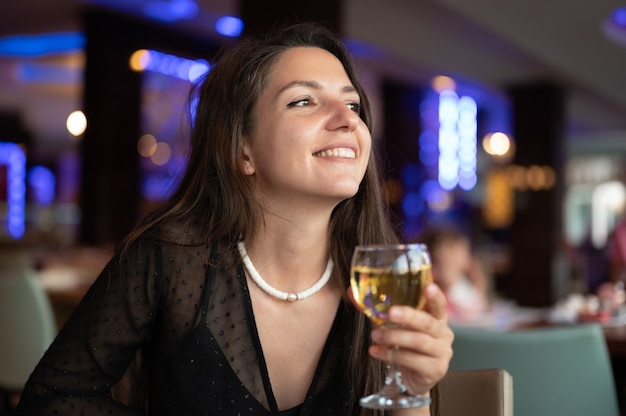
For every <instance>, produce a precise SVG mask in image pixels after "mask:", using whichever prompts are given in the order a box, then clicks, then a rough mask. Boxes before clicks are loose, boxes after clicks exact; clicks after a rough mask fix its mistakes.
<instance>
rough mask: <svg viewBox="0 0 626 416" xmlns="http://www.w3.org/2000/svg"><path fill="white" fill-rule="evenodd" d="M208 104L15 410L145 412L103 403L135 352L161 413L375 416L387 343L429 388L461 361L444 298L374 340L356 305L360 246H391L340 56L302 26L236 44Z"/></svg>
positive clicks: (209, 81)
mask: <svg viewBox="0 0 626 416" xmlns="http://www.w3.org/2000/svg"><path fill="white" fill-rule="evenodd" d="M199 94H200V96H199V105H198V107H197V114H196V116H195V119H194V124H193V132H192V149H191V153H190V157H189V161H188V167H187V170H186V173H185V175H184V177H183V178H182V181H181V183H180V186H179V188H178V190H177V191H176V192H175V193H174V194H173V196H172V197H171V199H170V200H169V201H168V202H167V203H166V204H165V205H164V206H163V207H162V208H160V209H159V210H157V211H156V212H154V213H152V214H151V215H149V216H148V217H147V218H145V219H144V221H143V222H142V224H140V225H139V226H138V228H137V229H136V230H135V231H134V232H132V233H131V234H130V235H129V236H128V238H127V240H126V241H125V242H124V244H123V246H122V248H121V250H120V251H118V252H117V253H116V254H115V256H114V257H113V259H112V260H111V261H110V263H109V264H108V265H107V266H106V267H105V268H104V270H103V271H102V273H101V275H100V276H99V277H98V279H97V280H96V282H95V283H94V285H93V287H92V288H91V289H90V290H89V292H88V293H87V295H86V296H85V298H84V299H83V301H82V302H81V304H80V305H79V306H78V308H77V309H76V311H75V312H74V314H73V316H72V317H71V318H70V319H69V321H68V322H67V324H66V325H65V327H64V328H62V330H61V331H60V333H59V335H58V337H57V339H56V340H55V342H54V343H53V345H52V346H51V347H50V349H49V350H48V351H47V353H46V354H45V356H44V357H43V359H42V361H41V362H40V364H39V365H38V366H37V368H36V369H35V371H34V373H33V374H32V376H31V378H30V380H29V382H28V383H27V386H26V388H25V391H24V393H23V396H22V400H21V402H20V405H19V411H20V412H21V414H38V415H42V414H44V415H45V414H59V415H63V414H90V415H100V414H110V413H109V412H112V413H113V414H116V415H122V414H123V415H126V414H128V415H130V414H141V413H140V412H139V411H138V410H135V409H134V408H132V407H124V406H123V405H122V404H121V403H120V402H117V401H114V400H112V399H110V398H109V390H110V389H111V387H112V386H113V385H114V384H115V383H117V382H118V380H119V379H120V377H122V375H123V374H124V372H125V371H126V370H127V368H128V366H129V363H131V362H132V361H133V358H134V357H135V355H136V353H137V351H142V352H143V354H142V355H141V358H142V359H141V360H140V361H139V364H141V369H142V370H141V374H143V375H144V376H145V377H146V378H145V379H146V380H147V399H146V401H145V402H142V403H141V406H140V407H142V408H144V410H145V409H146V408H147V412H149V413H150V414H155V415H181V414H184V415H239V414H250V415H264V414H267V415H269V414H273V415H321V414H332V415H357V414H363V415H365V414H374V413H368V411H366V410H365V409H361V408H359V405H358V401H357V400H356V398H358V397H360V396H361V395H364V394H365V393H371V392H372V391H373V390H374V389H375V388H376V387H377V386H379V385H380V384H381V383H382V374H383V373H382V371H381V361H380V360H386V359H388V356H389V354H388V348H387V346H388V345H392V344H394V345H398V346H399V350H398V352H397V354H396V356H397V359H398V361H399V363H400V364H401V365H402V367H403V369H404V370H405V382H406V384H407V385H408V387H409V388H410V390H411V391H413V392H415V393H428V392H429V391H430V389H431V388H432V387H433V386H434V385H435V384H436V383H437V382H438V381H439V380H440V379H441V378H442V377H443V376H444V374H445V373H446V371H447V368H448V363H449V360H450V357H451V355H452V352H451V342H452V332H451V330H450V329H449V327H448V325H447V322H446V314H445V298H444V296H443V294H442V293H441V292H440V291H439V290H438V288H437V287H436V286H435V285H431V286H430V287H429V288H428V290H427V297H428V302H429V307H428V309H427V310H428V312H424V311H417V310H415V309H413V308H409V307H398V308H395V309H394V311H393V312H394V313H395V314H394V315H393V319H394V320H395V321H396V322H397V323H399V324H401V325H402V326H403V329H394V330H385V331H381V330H377V331H374V332H371V328H370V325H369V323H368V322H367V321H366V319H365V318H364V317H363V315H362V314H360V313H358V312H356V311H355V309H354V308H353V307H352V305H351V304H350V301H349V299H348V296H347V282H348V276H349V262H350V257H351V254H352V251H353V249H354V247H355V245H357V244H364V243H374V242H375V243H391V242H394V241H396V237H395V235H393V233H392V231H391V230H392V227H391V226H390V224H389V221H388V218H387V216H386V211H385V208H384V202H383V198H382V196H381V194H380V184H379V177H378V173H377V168H376V164H375V158H374V154H373V151H372V140H371V136H370V131H371V117H370V109H369V104H368V102H367V99H366V97H365V94H364V92H363V89H362V87H361V85H360V84H359V83H358V81H357V79H356V77H355V74H354V71H353V69H352V66H351V64H350V61H349V58H348V55H347V53H346V52H345V50H344V48H343V46H342V44H341V43H340V42H339V41H338V40H337V39H336V38H335V37H333V36H332V34H331V33H330V32H328V31H326V30H325V29H323V28H321V27H319V26H315V25H309V24H301V25H296V26H293V27H291V28H287V29H285V30H283V31H280V32H278V33H277V34H275V35H274V36H270V37H268V38H267V39H264V40H248V41H241V42H240V43H238V44H237V45H236V46H233V47H230V49H228V50H227V51H226V52H225V54H224V55H223V56H222V57H221V59H220V60H219V61H218V63H217V65H215V66H214V67H213V68H212V70H211V71H210V73H209V74H208V76H207V78H206V80H205V81H204V82H203V83H202V85H201V87H200V91H199ZM242 259H243V260H245V261H244V262H242ZM242 263H245V264H246V266H245V267H244V266H243V264H242ZM320 276H321V277H320ZM311 287H312V288H311ZM309 288H311V289H310V290H308V289H309ZM282 295H284V296H282ZM281 296H282V298H281ZM283 298H284V299H283ZM370 335H371V337H370ZM371 340H373V341H374V342H375V343H376V345H371V344H372V341H371ZM368 354H369V355H368ZM372 357H373V358H374V359H372ZM81 412H83V413H81ZM403 412H404V413H403ZM393 414H394V415H399V414H416V415H418V414H419V415H421V414H429V409H428V407H424V408H418V409H409V410H406V411H397V412H394V413H393Z"/></svg>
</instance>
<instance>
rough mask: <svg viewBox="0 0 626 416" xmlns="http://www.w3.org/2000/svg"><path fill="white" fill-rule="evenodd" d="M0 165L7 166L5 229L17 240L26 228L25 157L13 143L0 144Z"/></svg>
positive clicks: (20, 149)
mask: <svg viewBox="0 0 626 416" xmlns="http://www.w3.org/2000/svg"><path fill="white" fill-rule="evenodd" d="M0 164H3V165H7V217H6V228H7V231H8V232H9V235H10V236H11V237H13V238H15V239H18V238H20V237H22V235H24V230H25V228H26V215H25V212H26V155H25V154H24V151H23V150H22V148H21V147H20V146H18V145H17V144H15V143H0Z"/></svg>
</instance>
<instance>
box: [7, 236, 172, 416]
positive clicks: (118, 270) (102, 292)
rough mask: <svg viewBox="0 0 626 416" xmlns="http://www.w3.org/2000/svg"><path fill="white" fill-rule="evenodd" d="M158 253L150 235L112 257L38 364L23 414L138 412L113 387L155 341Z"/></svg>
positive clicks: (20, 409) (23, 400)
mask: <svg viewBox="0 0 626 416" xmlns="http://www.w3.org/2000/svg"><path fill="white" fill-rule="evenodd" d="M160 257H161V256H160V244H159V243H158V242H156V241H149V240H142V241H139V242H136V243H134V244H133V246H132V247H131V249H130V250H129V251H128V252H127V253H126V255H125V256H121V255H120V253H117V254H115V255H114V256H113V258H112V259H111V260H110V261H109V263H108V264H107V265H106V266H105V268H104V269H103V270H102V272H101V274H100V275H99V276H98V278H97V279H96V281H95V282H94V284H93V285H92V287H91V288H90V289H89V290H88V292H87V294H86V295H85V297H84V298H83V299H82V301H81V302H80V304H79V305H78V306H77V308H76V309H75V311H74V312H73V314H72V315H71V317H70V318H69V319H68V321H67V323H66V324H65V325H64V327H63V328H62V329H61V331H60V332H59V334H58V336H57V337H56V339H55V340H54V342H53V343H52V345H51V346H50V348H49V349H48V350H47V351H46V353H45V354H44V356H43V357H42V359H41V360H40V362H39V364H38V365H37V366H36V368H35V369H34V371H33V373H32V374H31V376H30V378H29V380H28V382H27V383H26V385H25V387H24V391H23V393H22V397H21V400H20V403H19V405H18V408H17V414H19V415H35V414H36V415H87V414H88V415H96V416H98V415H111V414H115V415H137V414H140V413H139V412H138V411H137V410H136V409H134V408H131V407H127V406H124V405H122V404H121V403H119V402H116V401H114V400H112V399H111V394H110V390H111V387H112V386H113V385H114V384H115V383H117V382H118V381H119V380H120V378H121V377H122V375H123V374H124V372H125V371H126V369H127V368H128V366H129V364H130V363H131V362H132V360H133V358H134V357H135V355H136V353H137V351H138V349H139V348H140V347H142V346H143V345H145V344H147V343H148V342H149V341H150V338H151V334H152V332H153V331H152V327H153V325H154V321H155V315H156V310H157V306H158V305H157V302H158V300H159V292H160V290H159V285H160V271H161V258H160Z"/></svg>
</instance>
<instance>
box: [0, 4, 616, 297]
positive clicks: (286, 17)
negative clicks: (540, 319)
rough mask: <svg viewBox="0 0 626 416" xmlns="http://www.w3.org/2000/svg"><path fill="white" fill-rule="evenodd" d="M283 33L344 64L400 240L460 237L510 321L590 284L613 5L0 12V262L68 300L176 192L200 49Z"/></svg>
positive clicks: (211, 51)
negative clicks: (510, 305) (374, 144)
mask: <svg viewBox="0 0 626 416" xmlns="http://www.w3.org/2000/svg"><path fill="white" fill-rule="evenodd" d="M295 3H297V4H295ZM296 20H313V21H321V22H324V23H325V24H327V25H328V26H329V27H330V28H332V29H333V30H334V31H336V32H337V33H338V34H340V36H341V37H342V38H343V39H345V41H346V42H347V44H348V45H349V47H350V50H351V51H352V53H353V55H354V57H355V61H356V65H357V68H358V72H359V74H360V76H361V79H362V80H363V82H364V84H365V86H366V88H367V89H368V92H369V94H370V98H371V100H372V101H373V106H374V111H375V114H374V115H375V130H374V139H375V140H377V141H379V142H380V144H381V148H382V149H383V154H384V158H385V164H386V168H387V173H388V177H387V180H386V185H387V190H388V191H389V195H390V202H391V204H392V207H393V210H394V214H395V215H397V217H398V219H400V221H401V224H402V228H401V230H399V231H400V232H401V233H402V235H403V238H405V239H407V240H409V239H413V238H416V237H415V236H417V235H419V234H420V233H421V231H422V230H423V228H424V227H425V226H426V225H433V224H442V225H444V224H445V225H449V224H453V225H454V226H456V227H458V228H460V229H462V230H464V231H465V232H466V233H467V234H468V235H470V236H471V238H472V243H473V247H474V249H475V252H476V253H477V255H478V256H480V258H481V259H482V261H483V262H484V265H485V267H486V269H487V270H488V272H489V275H490V277H491V279H492V281H491V287H492V290H493V291H494V293H495V294H496V295H497V296H500V297H502V298H505V299H510V300H512V301H514V302H516V303H518V304H520V305H527V306H546V305H551V304H553V303H554V302H555V301H556V300H557V299H559V298H560V297H562V296H563V295H564V294H566V293H570V292H572V291H580V292H592V291H594V290H595V289H596V288H597V287H598V285H599V284H600V283H601V282H603V281H606V280H608V279H609V270H608V268H609V261H608V257H607V256H608V254H607V252H608V249H609V247H610V244H611V239H612V235H613V231H614V229H615V227H616V225H617V224H618V223H619V221H620V219H621V217H622V215H623V213H624V202H625V200H626V191H625V186H624V181H625V180H626V176H625V172H624V166H625V164H624V159H625V157H626V76H624V74H626V8H625V7H624V5H623V4H621V3H620V2H619V1H617V0H598V1H593V2H590V1H585V2H578V3H577V4H576V5H575V7H574V5H573V4H572V2H571V1H566V0H551V1H549V2H545V1H539V0H512V1H507V2H502V1H498V0H386V1H385V2H381V1H377V0H341V1H331V0H321V1H313V0H306V1H298V2H287V1H277V0H275V1H262V2H259V1H254V0H239V1H237V0H109V1H106V0H101V1H96V0H55V1H54V2H49V1H43V0H20V1H10V2H9V1H4V2H1V3H0V242H1V247H2V249H5V248H8V247H14V246H17V247H20V248H24V249H26V250H28V251H29V253H30V254H31V258H32V259H33V262H34V267H35V268H36V269H37V270H38V271H39V273H40V277H41V278H42V280H43V281H44V282H45V284H46V285H47V287H48V288H49V289H50V290H51V291H52V292H51V293H56V294H57V296H61V292H63V291H64V290H66V289H68V288H75V287H78V286H80V287H83V286H85V285H87V284H88V283H89V282H90V281H91V280H92V279H93V278H94V277H95V275H96V274H97V273H98V272H99V270H100V269H101V267H102V266H103V264H104V262H105V261H106V259H107V257H108V256H109V255H110V253H111V252H112V250H113V247H114V246H115V244H116V243H117V242H119V241H120V239H121V238H122V237H123V236H124V235H125V234H126V233H127V232H128V231H129V230H130V228H131V227H132V226H133V225H134V224H135V223H136V221H137V220H138V218H140V217H141V216H142V215H143V214H145V213H146V211H148V210H150V209H151V208H153V207H154V206H156V205H157V204H158V203H159V202H160V201H162V200H163V199H164V198H166V197H167V195H168V192H170V191H171V187H172V186H173V185H175V184H176V181H177V178H178V175H179V174H180V172H181V170H182V169H183V167H184V164H185V154H186V153H185V152H186V150H187V125H188V119H187V116H186V114H185V112H186V111H187V110H188V109H189V108H190V107H191V108H192V107H193V100H192V99H190V98H189V90H190V87H191V85H192V83H193V82H194V81H195V80H196V79H197V78H198V76H200V75H201V74H203V73H204V72H205V71H207V70H210V65H211V61H212V57H213V56H214V55H215V53H216V51H217V50H218V49H219V48H220V47H222V46H224V45H228V44H231V43H233V42H237V39H238V38H239V37H240V36H242V35H244V34H246V33H247V32H250V33H252V32H255V31H259V30H263V29H264V28H266V27H267V26H268V25H271V24H274V23H275V22H278V21H296ZM77 282H79V283H77ZM77 285H78V286H77ZM55 290H56V292H54V291H55ZM77 293H78V294H77V295H76V296H80V293H82V292H80V291H78V292H77ZM64 299H65V300H66V301H67V302H68V305H70V306H68V308H71V305H72V303H71V302H73V301H72V300H67V299H66V298H63V297H60V298H59V297H58V298H57V302H61V303H62V302H63V300H64Z"/></svg>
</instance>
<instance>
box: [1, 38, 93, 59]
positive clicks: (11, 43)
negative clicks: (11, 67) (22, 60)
mask: <svg viewBox="0 0 626 416" xmlns="http://www.w3.org/2000/svg"><path fill="white" fill-rule="evenodd" d="M84 46H85V36H84V35H83V34H82V33H78V32H62V33H47V34H43V35H14V36H8V37H5V38H2V39H0V55H2V56H9V57H37V56H43V55H51V54H57V53H67V52H71V51H75V50H79V49H82V48H83V47H84Z"/></svg>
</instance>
